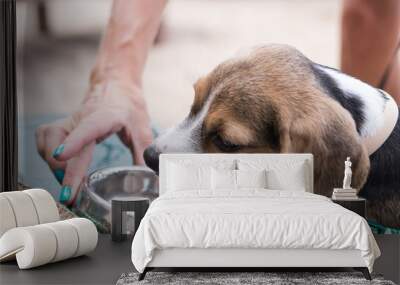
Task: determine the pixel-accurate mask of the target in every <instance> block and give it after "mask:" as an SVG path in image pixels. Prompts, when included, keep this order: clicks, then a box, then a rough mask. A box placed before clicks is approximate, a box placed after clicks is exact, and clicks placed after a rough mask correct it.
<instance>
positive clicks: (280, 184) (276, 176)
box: [238, 159, 308, 191]
mask: <svg viewBox="0 0 400 285" xmlns="http://www.w3.org/2000/svg"><path fill="white" fill-rule="evenodd" d="M238 168H239V169H240V170H252V171H256V170H262V169H266V171H267V172H266V176H267V182H268V183H267V188H268V189H271V190H290V191H306V189H307V187H308V180H307V177H306V173H307V171H306V170H307V169H306V168H307V165H306V163H305V161H290V160H288V161H282V160H281V161H279V160H268V161H266V160H262V159H252V160H250V159H249V160H246V159H240V160H238Z"/></svg>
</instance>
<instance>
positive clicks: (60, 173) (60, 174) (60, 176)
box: [53, 169, 65, 184]
mask: <svg viewBox="0 0 400 285" xmlns="http://www.w3.org/2000/svg"><path fill="white" fill-rule="evenodd" d="M53 173H54V176H55V177H56V179H57V181H58V182H59V183H60V184H62V182H63V180H64V174H65V171H64V170H63V169H56V170H54V171H53Z"/></svg>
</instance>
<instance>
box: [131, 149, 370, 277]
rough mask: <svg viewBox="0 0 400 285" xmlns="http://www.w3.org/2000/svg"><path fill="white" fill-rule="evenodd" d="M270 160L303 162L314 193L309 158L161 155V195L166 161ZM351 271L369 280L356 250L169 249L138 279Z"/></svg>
mask: <svg viewBox="0 0 400 285" xmlns="http://www.w3.org/2000/svg"><path fill="white" fill-rule="evenodd" d="M249 157H250V158H252V157H253V158H254V159H268V160H269V159H270V160H274V161H288V160H290V161H304V162H306V164H307V166H308V167H306V169H307V170H306V173H305V176H306V179H307V182H308V183H307V184H308V185H307V187H306V191H307V192H311V193H312V192H313V184H314V183H313V156H312V154H162V155H161V157H160V180H159V182H160V194H162V193H163V191H165V185H166V179H167V177H166V176H167V175H166V170H167V169H166V167H167V161H173V160H182V159H190V160H192V161H193V160H198V161H199V162H200V163H201V162H202V161H210V162H212V161H213V160H220V159H224V160H226V159H227V160H236V159H240V158H246V159H248V158H249ZM344 267H345V268H353V269H355V270H357V271H361V272H362V273H363V275H364V277H365V278H366V279H367V280H371V276H370V273H369V270H368V268H367V267H366V264H365V262H364V260H363V259H362V257H361V252H360V251H359V250H329V249H249V248H243V249H240V248H218V249H216V248H209V249H198V248H169V249H162V250H160V249H158V250H156V251H155V252H154V256H153V259H152V261H151V262H150V263H149V264H148V265H147V267H146V268H145V269H144V271H143V273H141V274H140V275H139V280H143V279H144V277H145V276H146V273H147V272H148V271H150V270H154V269H167V268H168V269H171V268H176V269H179V268H181V269H185V270H187V269H199V268H200V269H202V270H206V271H214V269H221V268H223V269H225V270H226V269H229V271H254V269H256V270H258V271H265V270H266V269H269V271H270V270H271V269H278V268H280V269H282V268H285V270H286V269H287V271H290V269H292V270H293V269H296V268H297V269H299V268H301V269H307V268H309V269H314V270H315V269H317V268H318V269H321V268H326V269H334V268H344Z"/></svg>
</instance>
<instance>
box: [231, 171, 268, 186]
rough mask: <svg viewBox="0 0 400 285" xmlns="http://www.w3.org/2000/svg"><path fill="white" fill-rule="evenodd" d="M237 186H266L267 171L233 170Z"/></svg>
mask: <svg viewBox="0 0 400 285" xmlns="http://www.w3.org/2000/svg"><path fill="white" fill-rule="evenodd" d="M235 172H236V182H237V188H267V185H268V184H267V171H266V170H265V169H263V170H235Z"/></svg>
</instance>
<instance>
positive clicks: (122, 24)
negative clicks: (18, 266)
mask: <svg viewBox="0 0 400 285" xmlns="http://www.w3.org/2000/svg"><path fill="white" fill-rule="evenodd" d="M165 2H166V1H164V0H114V2H113V6H112V11H111V16H110V20H109V23H108V26H107V29H106V32H105V34H104V38H103V40H102V43H101V46H100V48H99V52H98V57H97V60H96V63H95V66H94V68H93V71H92V73H91V76H90V82H89V90H88V92H87V94H86V96H85V98H84V100H83V102H82V104H81V105H80V107H79V109H78V110H77V111H76V112H74V113H73V114H72V115H71V116H70V117H68V118H67V119H65V120H61V121H57V122H54V123H51V124H46V125H42V126H41V127H39V128H38V130H37V132H36V142H37V148H38V151H39V153H40V154H41V156H42V157H43V159H44V160H45V161H46V162H47V163H48V164H49V166H50V168H51V170H52V171H53V172H54V173H55V175H56V177H57V179H58V180H59V181H60V183H62V185H63V187H62V189H61V191H60V201H62V202H64V203H67V204H69V203H71V202H72V201H73V200H74V198H76V196H77V191H76V190H77V189H78V188H79V186H80V184H81V182H82V179H83V177H84V176H85V175H86V172H87V169H88V167H89V165H90V162H91V160H92V154H93V150H94V146H95V144H96V142H99V141H101V140H103V139H104V138H106V137H107V136H109V135H111V134H113V133H117V134H118V135H119V137H120V138H121V140H122V141H123V142H124V143H125V144H126V145H127V146H128V147H129V148H130V150H131V152H132V156H133V158H134V161H135V163H137V164H143V163H144V160H143V151H144V149H145V148H146V147H147V146H148V145H149V144H150V143H151V140H152V134H151V129H150V120H149V116H148V112H147V108H146V104H145V100H144V98H143V97H142V94H141V80H142V73H143V69H144V65H145V62H146V58H147V54H148V51H149V49H150V47H151V45H152V43H153V41H154V38H155V36H156V34H157V30H158V27H159V24H160V19H161V13H162V11H163V8H164V6H165Z"/></svg>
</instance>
